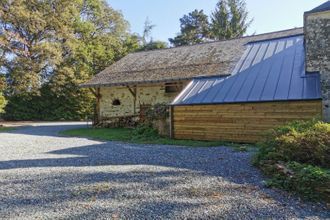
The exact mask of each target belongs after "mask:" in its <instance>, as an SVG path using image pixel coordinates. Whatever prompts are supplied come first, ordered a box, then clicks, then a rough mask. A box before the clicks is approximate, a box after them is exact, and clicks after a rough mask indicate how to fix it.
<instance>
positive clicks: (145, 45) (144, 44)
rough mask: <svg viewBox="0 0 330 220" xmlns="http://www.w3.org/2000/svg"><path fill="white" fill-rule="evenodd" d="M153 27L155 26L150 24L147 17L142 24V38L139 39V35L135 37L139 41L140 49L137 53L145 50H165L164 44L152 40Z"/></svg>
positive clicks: (165, 45) (165, 44)
mask: <svg viewBox="0 0 330 220" xmlns="http://www.w3.org/2000/svg"><path fill="white" fill-rule="evenodd" d="M155 27H156V25H154V24H152V22H151V21H150V20H149V18H148V17H147V18H146V21H145V22H144V28H143V33H142V37H139V35H137V37H138V38H140V39H141V41H140V47H139V48H138V50H137V51H147V50H157V49H163V48H167V43H166V42H163V41H154V40H153V38H152V36H151V33H152V30H153V29H154V28H155Z"/></svg>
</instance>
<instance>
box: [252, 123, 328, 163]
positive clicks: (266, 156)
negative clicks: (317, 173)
mask: <svg viewBox="0 0 330 220" xmlns="http://www.w3.org/2000/svg"><path fill="white" fill-rule="evenodd" d="M259 145H260V152H259V154H258V156H257V158H256V160H257V161H260V160H274V161H285V162H288V161H296V162H300V163H308V164H312V165H315V166H322V167H326V168H330V124H329V123H324V122H320V121H317V120H311V121H296V122H292V123H289V124H287V125H285V126H281V127H279V128H276V129H273V130H271V131H270V132H269V133H268V134H266V136H265V138H264V140H263V141H262V142H261V143H259Z"/></svg>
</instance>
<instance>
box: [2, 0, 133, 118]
mask: <svg viewBox="0 0 330 220" xmlns="http://www.w3.org/2000/svg"><path fill="white" fill-rule="evenodd" d="M0 6H1V7H0V32H1V33H2V34H1V35H0V52H1V56H0V57H2V58H3V57H5V59H2V60H0V61H1V65H2V67H3V68H2V69H1V71H2V72H1V73H2V74H5V75H6V77H7V82H9V83H8V87H7V89H6V96H7V97H8V101H9V104H8V107H7V109H8V110H7V111H6V114H7V115H6V117H7V118H12V119H16V120H20V119H23V118H24V119H34V118H38V119H46V118H47V119H50V118H51V119H54V120H55V119H62V118H63V119H77V118H80V117H82V116H83V115H85V114H87V112H88V114H91V110H92V108H91V106H92V104H93V98H92V97H91V95H90V94H89V93H88V92H87V91H85V90H79V87H78V85H79V84H80V83H83V82H85V81H86V80H88V79H90V78H91V77H92V76H93V75H95V74H96V73H98V72H100V71H101V70H103V69H104V68H106V67H107V66H109V65H111V64H112V63H114V62H115V61H116V60H118V59H120V58H121V57H123V56H124V55H126V54H127V53H128V52H130V51H134V50H136V49H137V48H138V43H137V39H136V38H134V37H132V36H130V35H129V34H128V23H127V22H126V21H125V20H124V19H123V16H122V15H121V13H119V12H118V11H115V10H113V9H112V8H111V7H110V6H108V5H107V3H106V1H104V0H87V1H81V0H61V1H59V0H50V1H38V0H31V1H26V0H17V1H16V0H15V1H9V0H4V1H1V3H0ZM1 73H0V74H1ZM42 102H44V103H42ZM14 106H15V107H14ZM9 110H10V111H9ZM16 117H17V118H16Z"/></svg>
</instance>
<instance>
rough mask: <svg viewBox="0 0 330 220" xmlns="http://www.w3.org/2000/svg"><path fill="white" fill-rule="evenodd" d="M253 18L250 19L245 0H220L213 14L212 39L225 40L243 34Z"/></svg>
mask: <svg viewBox="0 0 330 220" xmlns="http://www.w3.org/2000/svg"><path fill="white" fill-rule="evenodd" d="M251 23H252V20H248V12H247V11H246V3H245V1H244V0H220V1H219V2H218V3H217V6H216V9H215V11H214V12H213V13H212V15H211V27H210V32H211V35H212V39H217V40H224V39H230V38H237V37H241V36H243V35H244V34H245V33H246V31H247V28H248V27H249V26H250V25H251Z"/></svg>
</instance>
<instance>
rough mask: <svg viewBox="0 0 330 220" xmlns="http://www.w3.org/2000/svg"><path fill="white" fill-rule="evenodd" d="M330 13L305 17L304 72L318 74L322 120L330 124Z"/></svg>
mask: <svg viewBox="0 0 330 220" xmlns="http://www.w3.org/2000/svg"><path fill="white" fill-rule="evenodd" d="M329 36H330V11H325V12H318V13H313V14H306V15H305V46H306V70H307V71H308V72H320V74H321V90H322V99H323V118H324V120H325V121H328V122H330V37H329Z"/></svg>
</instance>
